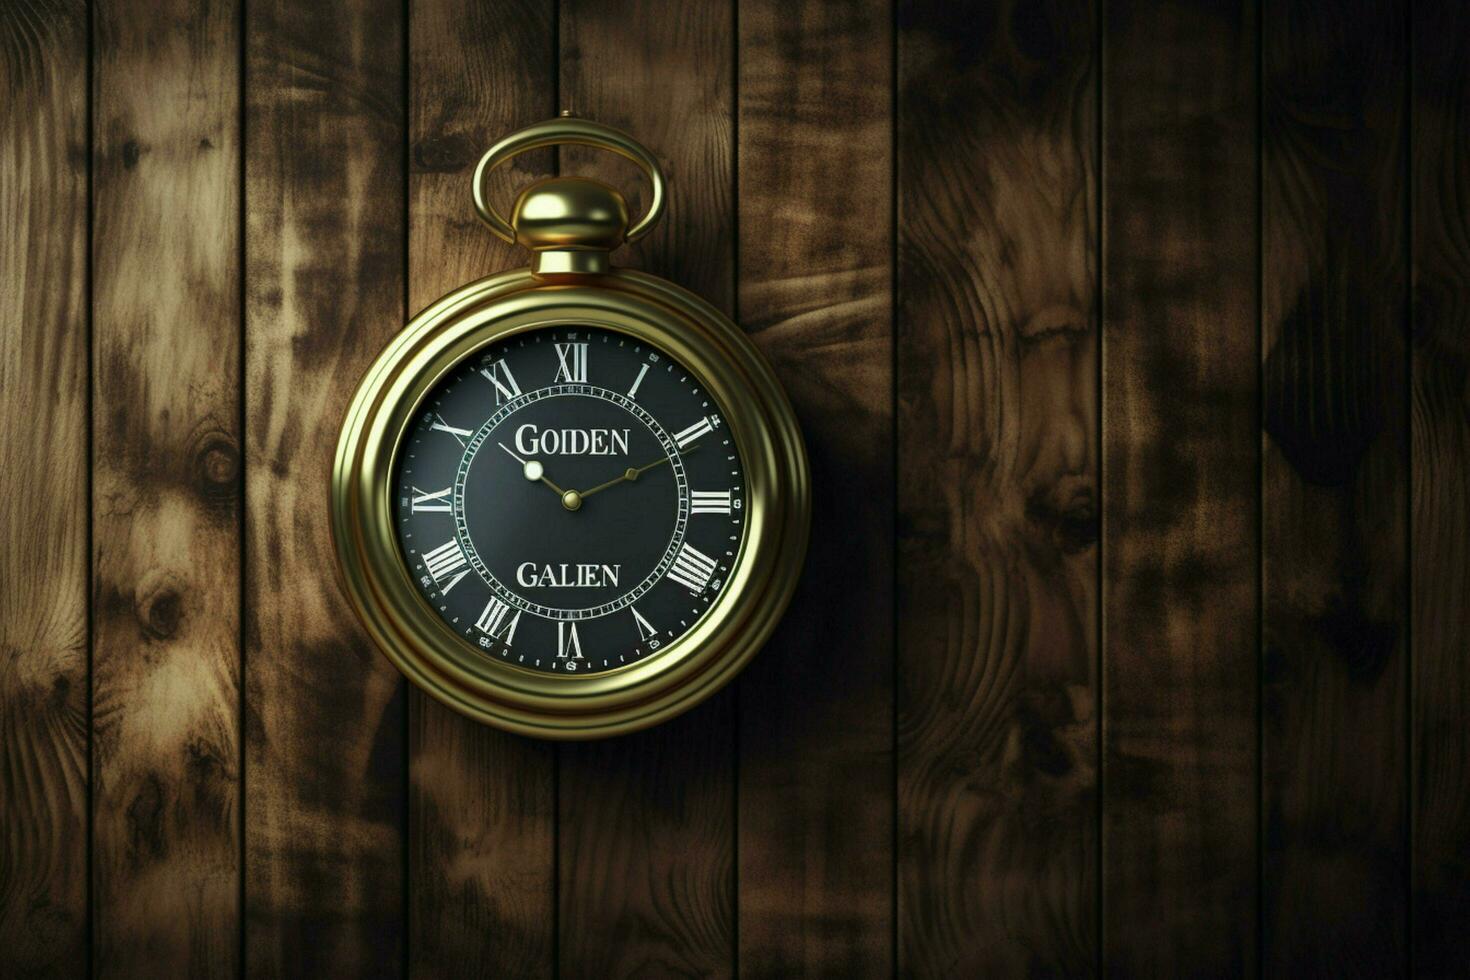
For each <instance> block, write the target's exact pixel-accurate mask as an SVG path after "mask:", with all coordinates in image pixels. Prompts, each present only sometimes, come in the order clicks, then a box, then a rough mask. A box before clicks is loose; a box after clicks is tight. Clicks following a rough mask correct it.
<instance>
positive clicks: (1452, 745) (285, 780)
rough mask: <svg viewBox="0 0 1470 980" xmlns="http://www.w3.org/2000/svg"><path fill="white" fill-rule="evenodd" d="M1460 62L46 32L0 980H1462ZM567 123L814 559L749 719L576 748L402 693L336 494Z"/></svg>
mask: <svg viewBox="0 0 1470 980" xmlns="http://www.w3.org/2000/svg"><path fill="white" fill-rule="evenodd" d="M1258 10H1259V11H1260V12H1261V17H1263V18H1264V21H1261V20H1260V19H1259V18H1258V17H1257V11H1258ZM1466 17H1467V14H1466V13H1465V11H1464V9H1463V4H1456V3H1452V2H1450V0H1414V2H1412V3H1410V0H1351V2H1350V3H1349V4H1348V5H1347V6H1342V5H1339V6H1338V7H1335V8H1333V9H1332V10H1330V11H1326V10H1324V9H1323V7H1322V5H1320V4H1315V3H1311V2H1309V0H1285V2H1282V3H1277V4H1261V3H1258V2H1255V0H1252V2H1249V3H1246V4H1230V3H1225V2H1222V0H1210V2H1206V3H1180V2H1177V0H1170V2H1166V3H1162V4H1154V5H1146V6H1145V5H1141V4H1127V3H1113V4H1108V5H1098V4H1096V3H1094V2H1093V0H1045V2H1043V3H1022V2H1020V0H1001V2H999V3H978V4H959V5H951V6H945V5H942V4H938V3H934V2H931V0H895V3H893V4H879V3H873V2H868V0H835V2H821V3H819V2H816V0H791V2H788V3H784V4H776V3H774V2H770V0H755V2H749V3H745V4H739V5H737V4H735V3H733V0H731V2H724V3H704V4H682V3H676V2H673V0H640V2H638V3H636V4H625V5H612V6H609V5H597V4H594V3H591V2H588V0H493V2H491V3H486V4H480V3H473V2H471V0H414V2H413V3H410V4H403V3H397V2H389V0H348V2H346V3H340V4H329V5H323V4H316V5H307V4H291V3H285V2H283V0H260V2H254V0H252V2H250V3H244V4H242V3H240V2H239V0H228V2H226V3H225V4H223V5H219V4H207V5H190V4H187V3H183V2H182V0H163V2H161V3H159V4H153V5H150V6H146V7H126V6H125V5H123V4H121V3H119V2H118V0H94V2H93V3H92V4H90V5H83V4H79V3H75V2H58V0H50V2H46V0H11V2H9V3H0V420H3V425H0V501H3V503H0V541H3V542H4V547H3V548H0V975H4V976H6V977H9V976H12V975H14V976H27V977H28V976H76V975H78V974H84V973H97V974H123V975H145V974H146V975H159V976H173V975H191V976H192V975H218V974H224V975H229V974H233V973H236V972H239V973H241V974H242V975H246V974H248V975H252V976H254V975H260V976H277V975H297V974H314V975H351V976H374V975H396V974H400V973H409V974H412V975H415V976H419V977H438V976H454V975H460V974H466V973H473V974H481V975H495V976H509V977H523V976H526V977H552V976H557V975H561V976H568V977H571V976H630V977H631V976H639V977H641V976H661V975H669V974H683V975H700V976H711V975H713V976H721V975H733V974H737V973H746V974H751V975H756V976H787V975H801V974H821V975H835V976H844V977H849V976H851V977H856V976H883V975H889V974H892V973H899V974H901V975H906V976H907V975H911V976H970V975H976V976H983V975H1000V976H1004V975H1017V974H1021V975H1037V976H1058V975H1060V976H1080V975H1088V974H1090V973H1093V972H1094V971H1097V970H1099V969H1100V970H1101V972H1103V973H1105V974H1109V975H1118V976H1148V975H1159V976H1172V975H1189V976H1203V977H1209V976H1229V977H1235V976H1251V975H1255V974H1257V973H1269V974H1282V975H1316V974H1322V975H1372V976H1375V977H1376V976H1392V975H1400V974H1415V975H1423V976H1436V977H1438V976H1453V975H1458V974H1459V973H1462V972H1463V965H1464V961H1465V958H1466V956H1467V939H1466V936H1467V931H1466V929H1465V927H1464V924H1465V922H1466V921H1467V920H1470V886H1467V884H1466V883H1467V881H1470V864H1467V861H1470V858H1467V855H1470V777H1467V771H1470V764H1467V763H1470V735H1467V734H1466V733H1467V731H1470V724H1467V718H1466V710H1465V704H1466V703H1467V701H1470V656H1467V652H1466V649H1467V641H1470V614H1467V613H1466V611H1465V610H1466V608H1467V607H1470V552H1467V548H1470V545H1467V543H1466V535H1467V532H1470V503H1467V493H1470V478H1467V476H1466V473H1467V469H1470V464H1467V458H1470V396H1467V392H1470V384H1467V370H1470V340H1467V337H1470V286H1467V283H1470V209H1467V207H1466V206H1465V202H1466V201H1467V200H1470V165H1467V163H1466V156H1467V152H1466V146H1467V139H1470V137H1467V135H1466V134H1467V133H1470V109H1467V106H1470V69H1467V68H1466V62H1467V59H1470V46H1467V45H1470V40H1467V38H1470V23H1467V21H1466ZM895 30H896V31H897V32H898V36H897V37H895V35H894V31H895ZM89 59H90V61H89ZM562 108H570V109H572V110H574V111H575V112H576V113H577V114H579V115H584V116H589V117H593V118H597V119H601V120H603V121H606V122H610V123H612V124H614V125H618V126H621V127H623V128H625V129H627V130H629V131H630V132H632V133H633V134H634V135H635V136H636V137H638V138H639V139H641V140H643V141H644V142H646V143H647V144H648V145H649V146H650V147H651V148H652V149H653V150H654V152H655V153H657V154H658V155H659V156H660V157H661V158H662V159H663V160H665V162H666V163H667V164H668V168H669V176H670V182H671V183H670V186H671V198H670V209H669V211H668V213H667V215H666V218H665V221H664V223H663V224H662V226H661V227H660V228H659V229H658V230H657V231H656V232H655V233H654V234H653V235H652V236H651V237H650V238H648V239H647V240H646V241H644V242H643V243H641V244H640V245H638V246H636V247H633V248H630V249H627V250H625V253H624V254H623V255H621V256H619V259H620V260H621V261H623V262H624V263H626V264H629V265H634V266H638V267H641V268H644V269H647V270H650V271H653V272H656V273H658V274H661V275H664V276H666V277H668V278H670V279H672V280H674V281H675V282H678V283H681V284H683V285H685V286H688V287H690V288H692V289H694V290H695V291H697V292H699V293H701V294H703V295H705V296H706V297H708V298H710V299H711V300H713V301H714V302H715V303H716V304H717V305H720V306H722V307H724V308H726V309H728V310H730V311H731V312H732V314H733V315H735V316H736V318H737V320H740V321H742V322H743V323H744V325H745V326H746V328H747V329H749V330H750V331H751V332H752V334H753V336H754V337H755V339H756V341H757V343H758V344H759V345H760V346H761V347H762V348H763V349H764V350H765V351H766V353H767V354H768V355H769V356H770V358H771V360H772V361H773V363H774V365H775V367H776V370H777V373H778V374H779V376H780V377H781V378H782V380H783V382H784V383H785V385H786V386H787V388H788V390H789V391H790V393H791V396H792V400H793V402H794V404H795V406H796V409H797V412H798V415H799V417H800V418H801V420H802V423H803V426H804V429H805V434H806V438H807V442H808V446H809V448H810V451H811V455H812V460H813V466H814V477H815V483H814V503H815V525H814V530H813V538H812V550H811V556H810V559H809V561H808V563H807V567H806V572H805V576H804V578H803V581H802V584H801V587H800V591H799V594H798V596H797V598H796V601H795V602H794V604H793V607H792V609H791V612H790V613H789V615H788V616H787V618H786V620H785V621H784V622H783V624H782V625H781V627H780V629H779V631H778V633H777V634H776V636H775V637H774V638H773V640H772V642H771V643H770V645H769V648H768V649H767V650H766V651H764V652H763V653H762V654H761V655H760V656H759V657H758V658H757V659H756V661H755V662H754V664H753V665H752V666H751V668H750V669H749V670H748V671H747V673H746V674H745V676H744V677H742V678H741V679H740V680H739V681H738V682H737V685H736V686H735V687H734V688H732V689H731V690H730V691H727V692H725V693H724V694H722V695H720V696H718V697H717V698H715V699H713V700H712V701H711V702H709V703H708V704H706V705H704V706H702V707H701V708H699V709H697V710H696V711H695V712H693V713H691V714H689V715H688V716H686V717H683V718H680V719H677V720H675V721H673V722H671V723H668V724H667V725H664V726H661V727H659V728H657V729H655V730H652V731H649V732H646V733H642V734H640V735H637V736H633V737H629V738H625V739H620V740H614V741H608V742H602V743H597V744H592V745H577V746H565V747H553V746H551V745H549V744H546V743H539V742H535V741H531V740H526V739H521V738H517V737H514V736H509V735H504V734H500V733H498V732H495V731H492V730H490V729H486V728H482V727H480V726H477V725H475V724H473V723H471V722H468V721H465V720H463V719H461V718H459V717H458V716H457V715H454V714H453V713H451V712H449V711H447V710H445V709H442V708H440V707H439V706H438V705H437V703H435V702H432V701H430V700H428V699H426V698H423V697H421V696H420V695H417V694H412V693H411V694H410V695H408V696H405V695H404V693H403V692H404V691H405V689H406V688H405V685H404V684H403V682H402V681H401V680H400V678H399V676H398V675H397V673H396V672H395V671H394V670H393V669H392V668H391V666H389V664H388V662H387V661H386V660H385V659H384V658H383V657H382V656H381V655H380V654H379V653H378V652H377V651H376V650H375V649H374V648H373V647H372V645H371V644H370V643H369V642H368V641H367V640H366V638H365V637H364V635H363V634H362V632H361V631H360V630H359V629H358V627H357V625H356V621H355V619H354V617H353V616H352V614H351V612H350V610H349V608H348V606H347V604H346V602H345V601H344V600H343V598H342V595H341V592H340V589H339V586H338V583H337V581H336V573H335V570H334V567H333V566H334V561H335V559H334V556H333V549H332V545H331V541H330V535H329V530H328V523H327V486H328V481H329V466H330V458H331V454H332V451H333V447H334V445H335V441H336V438H337V435H338V431H339V425H340V421H341V417H342V413H343V409H344V407H345V403H346V400H347V398H348V396H349V394H350V392H351V390H352V388H353V386H354V385H355V384H356V383H357V381H358V379H359V378H360V376H361V374H362V371H363V370H364V369H365V368H366V366H367V365H368V364H369V362H370V361H371V359H372V358H373V357H374V356H376V354H377V352H378V351H379V350H380V349H381V347H382V345H383V344H384V343H385V342H386V341H387V340H388V339H389V338H390V337H391V336H393V335H394V333H396V331H397V330H398V329H399V328H400V326H401V324H402V322H403V321H404V319H405V316H406V315H407V314H408V313H410V312H412V311H413V310H414V309H417V308H420V307H422V306H423V305H425V304H427V303H429V302H431V301H432V300H433V299H435V298H436V297H437V296H439V295H440V294H442V293H443V292H445V291H447V290H449V289H451V288H453V287H455V286H458V285H460V284H461V283H464V282H467V281H470V280H472V279H474V278H476V277H478V276H481V275H484V274H488V273H491V272H495V271H498V270H500V269H503V268H509V267H511V266H513V265H520V264H523V263H524V261H525V258H524V255H522V254H520V253H519V252H518V251H517V250H515V249H512V248H510V247H508V246H504V245H502V244H500V243H498V242H497V241H496V240H495V239H494V238H493V236H492V235H491V234H490V233H489V232H488V231H487V230H486V229H484V228H483V227H482V226H481V225H480V224H479V222H478V221H477V220H476V218H475V217H474V215H473V211H472V208H471V205H470V197H469V186H468V182H469V176H470V173H471V171H472V170H473V167H474V164H475V162H476V160H477V159H478V156H479V154H480V153H481V152H483V150H484V148H485V147H487V146H488V145H489V144H490V143H491V142H492V141H493V140H495V139H496V138H498V137H500V136H502V135H504V134H506V133H508V132H510V131H512V130H513V129H515V128H517V127H519V126H523V125H525V124H528V123H531V122H534V121H537V120H541V119H545V118H548V117H549V116H550V115H552V114H553V113H554V112H555V111H557V110H558V109H562ZM1258 122H1259V126H1258ZM1099 153H1100V154H1101V156H1100V157H1099V156H1098V154H1099ZM556 159H557V157H556V155H555V154H553V153H552V152H550V151H541V152H538V153H537V154H529V155H526V156H523V157H521V158H518V159H517V160H516V161H515V163H514V164H513V165H511V166H509V167H507V168H505V169H504V170H503V171H502V173H501V174H500V176H499V178H498V181H499V184H498V186H497V190H496V193H495V197H496V199H497V200H498V201H499V202H500V203H501V205H502V206H503V207H505V208H507V209H508V208H509V206H510V204H511V202H512V200H513V197H514V191H515V190H516V189H518V188H519V187H521V186H523V185H524V184H525V183H527V182H529V181H530V180H532V179H534V178H536V177H538V176H542V175H544V174H547V173H550V172H552V171H553V170H554V169H556V165H555V160H556ZM559 159H560V162H561V165H562V169H563V170H564V171H566V172H579V173H587V174H592V175H595V176H599V177H601V178H603V179H606V180H608V181H609V182H611V183H614V184H615V185H617V186H619V187H622V188H626V189H627V190H628V192H629V197H630V200H631V203H632V205H633V207H634V210H635V211H636V210H638V209H640V208H641V204H642V201H643V200H644V199H645V196H646V190H645V185H644V183H643V180H642V178H641V177H640V176H639V175H638V173H637V172H636V170H635V169H634V168H632V167H631V166H629V165H628V164H626V162H625V161H621V160H617V159H612V158H609V157H608V156H607V155H605V154H599V153H595V152H591V151H585V150H581V149H575V150H567V151H566V152H564V153H562V154H561V155H560V158H559ZM89 191H90V196H89ZM1258 192H1259V193H1258ZM1099 216H1100V217H1101V222H1100V223H1098V218H1099ZM89 221H90V225H89ZM89 244H90V249H89ZM895 274H896V278H895ZM89 277H90V278H89ZM895 303H898V306H897V307H895V305H894V304H895ZM895 314H896V315H895ZM1406 341H1407V342H1412V347H1410V346H1407V345H1406ZM242 344H243V350H242ZM242 354H243V356H242ZM1099 403H1100V404H1099ZM242 440H243V449H242V448H241V446H242ZM242 452H243V457H242ZM242 494H243V496H242ZM1099 533H1100V535H1101V536H1100V538H1099ZM242 603H243V604H242ZM1258 883H1261V884H1262V885H1263V888H1261V889H1259V890H1258V887H1257V886H1258Z"/></svg>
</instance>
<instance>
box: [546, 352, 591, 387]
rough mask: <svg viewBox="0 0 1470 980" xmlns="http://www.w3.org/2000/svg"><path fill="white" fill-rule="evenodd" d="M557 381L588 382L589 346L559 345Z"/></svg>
mask: <svg viewBox="0 0 1470 980" xmlns="http://www.w3.org/2000/svg"><path fill="white" fill-rule="evenodd" d="M556 360H557V366H556V378H555V380H554V381H553V384H554V383H555V382H556V381H576V382H584V381H586V380H587V345H586V344H557V345H556Z"/></svg>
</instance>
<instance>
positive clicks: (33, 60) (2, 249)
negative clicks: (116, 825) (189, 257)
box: [0, 0, 90, 977]
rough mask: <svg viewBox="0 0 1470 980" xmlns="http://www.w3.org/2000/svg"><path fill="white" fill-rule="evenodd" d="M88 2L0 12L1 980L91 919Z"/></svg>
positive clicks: (75, 944)
mask: <svg viewBox="0 0 1470 980" xmlns="http://www.w3.org/2000/svg"><path fill="white" fill-rule="evenodd" d="M87 97H88V93H87V8H86V5H85V4H83V3H80V2H47V0H21V2H16V3H6V4H3V5H0V105H3V106H4V107H5V108H4V110H3V111H0V419H4V420H5V423H4V424H3V425H0V583H3V586H0V973H5V974H8V975H12V976H36V977H44V976H75V975H77V974H79V973H81V972H82V971H83V970H84V969H85V968H86V963H87V941H88V928H87V926H88V915H87V901H88V896H87V880H86V879H87V874H86V868H87V815H86V814H87V806H88V773H87V687H88V676H87V642H88V636H87V632H88V628H87V602H88V598H87V590H88V567H89V566H88V553H87V552H88V548H89V543H88V535H87V523H88V521H87V514H88V509H89V502H88V491H89V487H90V484H89V481H88V476H87V467H88V459H87V445H88V428H87V390H88V385H89V383H90V382H89V378H88V365H87V356H88V352H87V309H86V296H87V279H86V277H87V165H88V161H87V139H88V134H87Z"/></svg>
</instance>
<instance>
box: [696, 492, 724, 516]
mask: <svg viewBox="0 0 1470 980" xmlns="http://www.w3.org/2000/svg"><path fill="white" fill-rule="evenodd" d="M689 513H690V515H691V516H692V515H694V514H728V513H730V491H729V490H691V491H690V492H689Z"/></svg>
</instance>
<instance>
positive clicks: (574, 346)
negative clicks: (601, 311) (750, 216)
mask: <svg viewBox="0 0 1470 980" xmlns="http://www.w3.org/2000/svg"><path fill="white" fill-rule="evenodd" d="M394 486H395V487H396V488H397V494H396V497H395V503H396V505H397V518H398V538H399V543H400V545H401V546H402V549H403V555H404V558H405V560H406V561H407V563H408V570H409V574H410V576H411V577H412V578H413V580H414V582H415V583H416V584H417V586H418V589H419V591H420V592H421V593H422V594H423V596H424V598H425V599H427V600H428V602H429V605H430V606H432V607H433V608H434V609H435V610H437V611H438V613H439V615H440V616H441V617H442V618H443V619H444V621H445V622H446V623H448V624H449V626H450V627H451V628H452V629H454V630H455V632H457V633H459V634H460V635H462V636H464V637H465V638H466V639H467V640H468V641H469V642H470V643H471V644H472V645H473V646H475V647H476V648H477V649H479V650H480V651H482V652H483V653H484V654H485V655H486V656H489V657H493V658H496V659H498V660H502V661H505V662H507V663H512V664H516V665H519V666H521V667H525V668H529V669H531V670H538V671H546V672H552V673H584V672H597V671H606V670H615V669H617V668H619V667H624V666H627V665H629V664H634V663H637V662H638V661H640V660H642V659H644V658H646V657H648V656H650V655H651V654H653V653H656V652H657V651H658V650H660V649H662V648H663V647H665V646H667V645H668V644H669V643H671V642H673V641H674V640H676V639H678V638H679V637H680V636H682V635H683V634H684V633H686V632H688V631H689V629H690V628H691V627H693V626H694V624H695V623H696V622H698V620H699V619H700V617H701V616H703V615H704V613H705V611H706V610H707V609H708V608H709V607H710V605H711V603H712V602H713V601H714V599H715V598H716V597H717V596H718V595H719V594H720V591H721V590H722V589H724V588H725V585H726V581H727V580H728V578H729V575H730V571H731V569H732V568H733V566H734V564H735V558H736V555H737V553H738V552H739V549H740V542H741V539H742V535H743V533H744V529H745V508H746V500H745V482H744V468H743V466H742V465H741V460H740V454H739V453H738V452H737V451H736V448H735V441H734V439H733V438H732V437H731V435H730V433H729V429H728V426H727V425H726V419H725V415H724V411H723V409H722V408H721V406H720V405H718V404H717V403H716V402H715V399H714V396H713V395H712V394H711V393H710V392H709V391H707V390H705V388H704V386H703V385H702V384H701V383H700V382H699V381H698V380H697V379H696V378H695V377H694V376H693V375H692V374H691V373H690V372H689V371H688V370H686V369H685V367H684V366H683V365H681V364H679V363H677V362H676V361H674V360H673V359H671V358H670V357H669V356H668V355H667V354H666V353H665V352H663V351H661V350H656V349H654V348H652V347H650V346H649V345H648V344H646V343H643V342H640V341H638V340H635V339H633V338H632V337H629V336H626V335H624V334H621V333H617V332H615V331H611V330H606V329H602V328H597V327H586V326H558V327H547V328H543V329H540V330H534V331H530V332H526V333H521V334H517V335H515V336H512V337H510V338H508V339H506V340H503V341H500V342H498V343H496V344H494V345H492V346H490V347H488V348H484V349H482V350H480V351H478V352H476V353H475V354H474V355H473V356H471V357H470V358H469V359H467V360H466V361H465V362H464V363H462V364H460V365H459V366H457V367H456V368H455V369H454V370H453V371H451V372H450V373H449V375H447V376H446V378H445V379H444V380H443V381H442V382H441V383H440V384H439V385H438V387H436V388H435V389H434V390H432V391H431V392H430V393H429V396H428V398H427V399H425V401H424V404H423V407H422V410H421V411H420V413H419V415H418V417H417V419H416V420H415V422H414V424H413V426H412V427H411V428H410V429H409V431H408V432H407V433H406V434H405V436H404V440H403V444H402V446H401V447H400V449H399V458H398V463H397V471H396V473H395V474H394Z"/></svg>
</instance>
